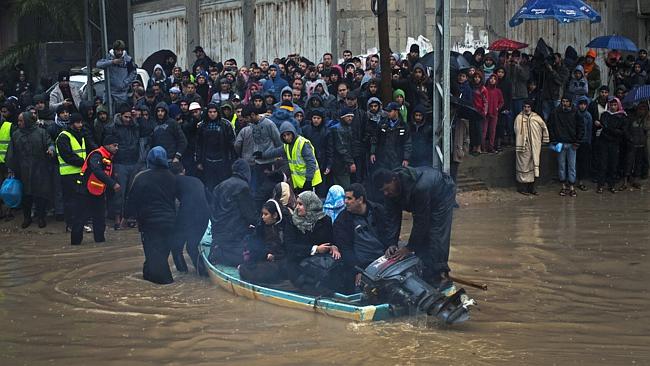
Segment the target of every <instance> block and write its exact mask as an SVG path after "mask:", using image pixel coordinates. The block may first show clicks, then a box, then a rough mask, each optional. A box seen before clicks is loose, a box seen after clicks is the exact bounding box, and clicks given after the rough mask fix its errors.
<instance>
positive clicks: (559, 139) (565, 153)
mask: <svg viewBox="0 0 650 366" xmlns="http://www.w3.org/2000/svg"><path fill="white" fill-rule="evenodd" d="M548 134H549V137H550V140H551V143H552V144H556V146H557V144H558V143H559V144H562V145H560V146H561V150H560V151H559V152H558V160H557V165H558V178H559V179H560V183H562V189H561V190H560V196H566V195H569V196H571V197H575V196H577V192H576V190H575V183H576V151H577V150H578V146H580V141H582V137H583V135H584V122H583V120H582V117H581V116H580V114H578V111H577V110H576V109H575V108H574V107H573V104H572V103H571V100H570V99H569V98H568V97H566V96H564V97H562V100H561V105H560V107H558V108H556V109H555V110H554V111H553V113H551V118H550V119H549V120H548ZM567 183H568V188H567Z"/></svg>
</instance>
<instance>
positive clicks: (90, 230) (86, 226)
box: [84, 225, 93, 233]
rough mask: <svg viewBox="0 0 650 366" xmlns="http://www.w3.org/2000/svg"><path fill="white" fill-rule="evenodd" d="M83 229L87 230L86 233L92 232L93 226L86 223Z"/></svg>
mask: <svg viewBox="0 0 650 366" xmlns="http://www.w3.org/2000/svg"><path fill="white" fill-rule="evenodd" d="M84 231H85V232H87V233H92V232H93V228H91V227H90V226H88V225H84Z"/></svg>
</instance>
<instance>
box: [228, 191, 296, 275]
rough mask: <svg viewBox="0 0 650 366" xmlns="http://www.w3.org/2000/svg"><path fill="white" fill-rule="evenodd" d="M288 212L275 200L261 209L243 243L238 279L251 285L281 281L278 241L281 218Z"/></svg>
mask: <svg viewBox="0 0 650 366" xmlns="http://www.w3.org/2000/svg"><path fill="white" fill-rule="evenodd" d="M288 215H289V212H288V211H286V209H285V208H284V207H282V206H280V204H279V203H278V202H277V201H275V200H272V199H270V200H268V201H266V202H265V203H264V205H263V206H262V213H261V220H260V222H259V223H258V224H257V226H256V227H255V234H254V235H252V236H250V237H249V239H248V240H247V248H248V254H247V258H245V259H246V262H245V263H243V264H242V265H240V266H239V275H240V277H241V278H242V279H243V280H245V281H249V282H254V283H274V282H279V281H282V280H284V279H285V278H286V275H285V265H284V259H285V249H284V243H283V241H282V236H283V230H284V223H285V220H284V218H285V217H288Z"/></svg>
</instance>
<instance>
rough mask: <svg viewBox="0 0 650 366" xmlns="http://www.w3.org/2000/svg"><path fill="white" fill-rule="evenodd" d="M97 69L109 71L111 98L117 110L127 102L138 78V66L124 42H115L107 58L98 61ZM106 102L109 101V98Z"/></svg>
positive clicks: (106, 98)
mask: <svg viewBox="0 0 650 366" xmlns="http://www.w3.org/2000/svg"><path fill="white" fill-rule="evenodd" d="M97 67H98V68H100V69H104V70H109V74H110V75H109V76H110V80H109V82H110V83H111V98H112V102H113V105H114V106H115V108H113V109H112V110H113V111H114V110H117V106H119V105H120V104H121V103H126V102H127V100H128V92H129V87H130V86H131V82H132V81H133V80H135V79H136V77H137V76H138V73H137V69H136V68H137V66H136V64H135V63H134V62H133V59H132V58H131V56H129V55H127V53H126V44H125V43H124V41H122V40H119V39H118V40H117V41H115V42H113V49H111V50H110V51H109V52H108V54H107V55H106V57H105V58H103V59H101V60H98V61H97ZM105 100H106V101H108V97H105Z"/></svg>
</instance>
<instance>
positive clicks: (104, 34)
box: [99, 0, 113, 118]
mask: <svg viewBox="0 0 650 366" xmlns="http://www.w3.org/2000/svg"><path fill="white" fill-rule="evenodd" d="M99 6H100V9H99V13H100V14H99V15H100V20H101V28H102V48H103V49H104V54H105V55H108V51H109V47H108V32H107V31H106V0H100V1H99ZM109 68H110V67H107V68H106V69H104V85H105V88H106V100H105V101H104V102H105V104H106V108H108V115H109V118H113V101H112V100H111V99H112V98H111V83H110V81H109V80H111V77H110V71H109Z"/></svg>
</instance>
